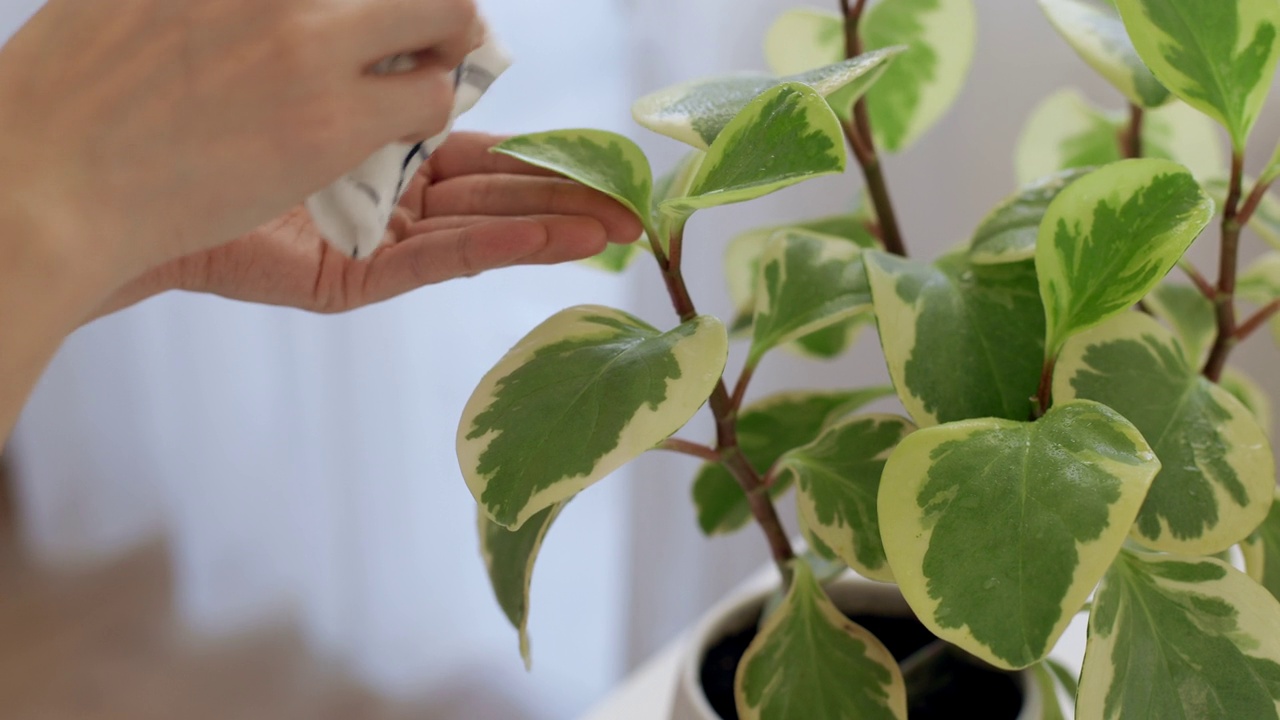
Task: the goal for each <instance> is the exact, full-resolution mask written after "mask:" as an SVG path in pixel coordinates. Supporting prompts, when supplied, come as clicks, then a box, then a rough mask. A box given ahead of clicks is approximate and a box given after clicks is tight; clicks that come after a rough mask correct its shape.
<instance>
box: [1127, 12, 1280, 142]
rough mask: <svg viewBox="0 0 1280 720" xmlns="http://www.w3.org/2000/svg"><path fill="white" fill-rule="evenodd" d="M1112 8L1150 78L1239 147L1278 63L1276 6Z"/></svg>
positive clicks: (1279, 18) (1278, 15)
mask: <svg viewBox="0 0 1280 720" xmlns="http://www.w3.org/2000/svg"><path fill="white" fill-rule="evenodd" d="M1116 7H1118V8H1119V9H1120V16H1121V17H1122V18H1124V24H1125V27H1126V28H1127V29H1128V31H1129V37H1130V38H1131V39H1132V40H1133V45H1134V47H1135V48H1137V51H1138V55H1140V56H1141V57H1142V60H1143V62H1145V63H1146V65H1147V67H1149V68H1150V69H1151V72H1152V73H1153V74H1154V75H1155V76H1156V78H1157V79H1158V80H1160V82H1161V83H1163V84H1164V86H1165V87H1167V88H1169V90H1171V91H1172V92H1173V94H1174V95H1177V96H1178V97H1180V98H1182V99H1183V100H1185V101H1186V102H1187V103H1188V104H1190V105H1191V106H1192V107H1194V108H1196V109H1197V110H1200V111H1201V112H1203V113H1205V114H1206V115H1209V116H1210V117H1212V118H1213V119H1215V120H1217V121H1218V122H1219V123H1221V124H1222V125H1223V127H1225V128H1227V131H1228V132H1229V133H1230V134H1231V141H1232V143H1233V144H1234V145H1235V147H1236V148H1237V149H1243V148H1244V146H1245V140H1246V138H1248V136H1249V132H1250V131H1251V130H1252V129H1253V124H1254V122H1255V121H1256V120H1257V119H1258V113H1259V111H1261V110H1262V105H1263V103H1265V102H1266V99H1267V92H1268V91H1269V90H1270V88H1271V78H1272V76H1273V75H1274V74H1275V68H1276V61H1277V60H1280V43H1277V42H1276V28H1277V27H1278V26H1280V4H1277V3H1275V2H1272V1H1271V0H1261V1H1254V2H1206V1H1205V0H1118V2H1117V3H1116Z"/></svg>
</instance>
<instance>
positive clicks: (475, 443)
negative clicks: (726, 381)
mask: <svg viewBox="0 0 1280 720" xmlns="http://www.w3.org/2000/svg"><path fill="white" fill-rule="evenodd" d="M728 346H729V340H728V336H727V334H726V333H725V329H724V325H722V324H721V323H720V321H719V320H716V319H715V318H713V317H709V316H702V317H698V318H695V319H693V320H691V321H689V322H687V323H685V324H683V325H681V326H680V327H678V328H676V329H674V330H672V331H670V332H666V333H663V332H659V331H658V330H656V329H654V328H653V327H651V326H649V325H647V324H646V323H644V322H643V321H641V320H638V319H637V318H635V317H632V316H631V315H628V314H626V313H624V312H622V311H620V310H614V309H611V308H605V307H598V306H590V305H588V306H582V307H576V308H570V309H568V310H565V311H563V312H560V313H557V314H556V315H554V316H552V317H551V318H550V319H549V320H547V321H546V322H544V323H543V324H541V325H539V326H538V327H537V328H536V329H534V330H533V332H531V333H529V335H527V336H525V338H524V339H523V340H521V341H520V342H519V343H518V344H517V345H516V346H515V347H514V348H512V349H511V351H510V352H508V353H507V355H506V356H505V357H503V358H502V360H501V361H499V363H498V364H497V366H496V367H494V368H493V369H492V370H490V371H489V373H488V374H486V375H485V377H484V378H483V379H482V380H481V381H480V384H479V386H478V387H477V388H476V390H475V392H474V394H473V395H472V396H471V400H470V401H469V402H468V403H467V406H466V408H465V409H464V411H463V415H462V421H461V423H460V424H459V427H458V462H459V464H460V466H461V468H462V474H463V477H465V478H466V481H467V486H468V487H469V488H471V493H472V495H474V496H475V498H476V501H477V502H479V503H480V506H481V507H482V508H483V509H484V511H485V513H486V514H487V515H488V516H489V518H490V519H491V520H493V521H494V522H495V523H497V524H499V525H502V526H503V527H506V528H510V529H517V528H519V527H520V526H521V525H523V524H524V523H525V522H526V521H527V520H529V518H531V517H533V516H534V515H536V514H537V513H539V512H541V511H543V510H545V509H546V508H548V507H551V506H552V505H556V504H557V503H561V502H564V501H565V500H568V499H569V498H571V497H573V496H574V495H576V494H578V493H579V492H581V491H582V490H583V489H584V488H586V487H588V486H590V485H592V484H593V483H595V482H596V481H598V480H600V479H601V478H603V477H605V476H606V475H608V474H609V473H611V472H613V471H614V470H617V469H618V468H619V467H622V466H623V465H625V464H626V463H628V462H630V461H631V460H632V459H634V458H636V457H638V456H639V455H641V454H642V453H644V452H645V451H647V450H649V449H650V448H652V447H653V446H654V445H657V444H658V443H660V442H661V441H662V440H664V439H666V438H667V437H668V436H670V435H671V434H672V433H674V432H675V431H676V430H679V429H680V428H681V427H682V426H684V424H685V423H686V422H688V420H689V418H691V417H693V414H694V413H695V412H697V410H698V408H700V407H702V405H703V403H705V402H706V400H707V397H709V396H710V395H711V391H712V390H713V389H714V388H715V385H716V383H717V382H718V381H719V379H720V374H721V372H723V370H724V364H725V359H726V357H727V354H728V349H729V347H728Z"/></svg>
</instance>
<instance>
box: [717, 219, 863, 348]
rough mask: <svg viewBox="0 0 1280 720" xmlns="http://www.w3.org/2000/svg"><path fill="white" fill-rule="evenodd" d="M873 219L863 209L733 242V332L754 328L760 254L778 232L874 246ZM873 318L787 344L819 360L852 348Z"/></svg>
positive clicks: (728, 255)
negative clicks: (810, 235)
mask: <svg viewBox="0 0 1280 720" xmlns="http://www.w3.org/2000/svg"><path fill="white" fill-rule="evenodd" d="M870 221H871V219H870V218H869V217H868V216H867V214H866V213H865V212H864V211H859V212H856V213H849V214H846V215H833V216H830V217H824V218H818V219H816V220H810V221H808V222H798V223H794V224H792V225H782V226H775V227H767V228H759V229H756V230H750V231H747V232H745V233H742V234H741V235H738V236H736V237H734V238H733V240H731V241H729V247H728V249H726V250H725V255H724V267H725V279H726V283H727V285H728V287H729V297H730V299H732V300H733V305H734V307H735V308H736V309H737V313H738V314H737V318H736V319H735V320H734V322H733V326H732V328H731V335H734V334H737V333H739V332H742V331H745V330H748V329H750V328H751V323H752V321H753V319H754V318H753V315H754V314H755V308H756V281H757V280H758V278H759V277H760V257H761V256H762V255H763V254H764V250H765V247H766V246H767V245H768V244H769V241H770V240H772V239H773V237H774V236H775V235H777V234H778V233H779V232H780V231H783V230H796V231H802V232H809V233H817V234H819V235H825V236H827V237H830V238H839V239H842V240H845V241H847V242H850V243H853V244H854V245H857V246H858V247H861V248H871V247H876V239H875V237H873V236H872V235H871V233H870V232H869V231H868V230H867V224H868V223H869V222H870ZM870 320H871V317H870V316H869V315H868V316H866V317H862V316H859V317H855V318H853V319H852V320H846V321H843V322H840V323H837V324H836V325H833V326H831V327H828V328H826V329H824V330H819V331H817V332H815V333H811V334H809V335H806V336H804V337H802V338H800V339H799V340H796V341H795V342H793V343H791V344H789V345H787V346H786V347H787V349H788V350H792V351H794V352H797V353H798V354H800V355H803V356H808V357H813V358H818V359H831V358H835V357H838V356H839V355H841V354H843V353H844V351H845V350H847V349H848V348H849V346H850V345H851V344H852V343H853V341H854V339H855V338H856V337H857V335H858V331H859V330H861V328H862V327H863V326H864V325H866V324H867V323H868V322H869V321H870Z"/></svg>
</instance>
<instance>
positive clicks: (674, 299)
mask: <svg viewBox="0 0 1280 720" xmlns="http://www.w3.org/2000/svg"><path fill="white" fill-rule="evenodd" d="M683 237H684V226H683V225H681V226H680V227H678V228H675V229H673V230H672V237H671V242H670V243H668V246H669V247H671V248H672V251H673V253H672V254H673V255H676V254H677V253H676V251H675V249H676V248H678V247H680V246H681V245H682V244H683ZM657 244H658V243H654V245H655V246H656V245H657ZM655 249H656V250H660V248H655ZM656 256H657V259H658V267H659V268H660V269H661V270H662V278H663V280H664V281H665V282H666V285H667V292H668V294H670V296H671V304H672V305H673V306H674V307H675V311H676V314H677V315H679V316H680V321H681V322H688V321H690V320H692V319H693V318H695V317H697V316H698V310H697V308H696V307H694V304H693V298H692V297H691V296H690V295H689V288H688V286H687V284H686V283H685V279H684V273H683V272H681V270H680V265H679V263H678V262H674V261H672V260H671V259H670V258H668V257H666V256H664V255H663V254H662V253H661V252H658V253H656ZM677 260H678V257H677ZM709 404H710V406H711V412H712V414H713V415H714V416H715V421H716V447H715V449H714V450H712V449H711V448H706V450H709V451H711V457H708V458H707V459H710V460H713V461H715V462H721V463H723V464H724V467H725V469H726V470H728V471H729V472H730V473H731V474H732V475H733V477H734V479H736V480H737V481H738V485H739V486H740V487H741V488H742V492H743V493H744V494H745V495H746V496H747V503H748V504H749V505H750V507H751V514H752V515H753V516H755V519H756V523H757V524H758V525H759V526H760V529H761V530H762V531H763V532H764V535H765V539H766V540H767V541H768V543H769V551H770V553H771V554H772V555H773V560H774V562H775V563H776V564H777V566H778V572H779V573H781V574H782V580H783V585H784V587H790V585H791V561H792V560H794V559H795V550H794V549H793V548H792V547H791V540H790V538H788V537H787V531H786V529H785V528H784V527H783V526H782V520H781V519H779V517H778V510H777V508H775V507H774V505H773V500H772V499H771V498H770V497H769V492H768V488H767V487H765V484H764V480H763V479H762V478H761V477H760V473H759V472H757V471H756V469H755V468H754V467H752V465H751V462H750V461H749V460H747V456H746V455H745V454H744V453H743V452H742V448H741V447H740V446H739V445H738V411H737V408H736V407H735V406H734V404H733V399H732V398H731V397H730V396H729V390H728V389H727V388H726V387H725V382H724V377H721V378H720V379H719V380H718V381H717V382H716V387H715V390H714V391H713V392H712V393H711V399H710V403H709ZM670 442H671V441H670V440H668V441H667V443H663V445H662V446H661V447H662V449H664V450H675V451H677V452H685V451H690V450H695V454H697V455H698V457H703V455H702V452H703V451H702V449H701V446H692V447H691V446H690V445H691V444H685V443H684V441H676V442H675V447H672V446H669V445H668V443H670Z"/></svg>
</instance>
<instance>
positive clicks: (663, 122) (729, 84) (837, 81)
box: [631, 48, 902, 150]
mask: <svg viewBox="0 0 1280 720" xmlns="http://www.w3.org/2000/svg"><path fill="white" fill-rule="evenodd" d="M900 52H902V49H901V48H886V49H883V50H876V51H873V52H868V53H864V54H862V55H859V56H858V57H856V58H853V59H852V60H843V61H840V62H834V61H833V64H831V65H825V66H823V67H819V68H814V69H810V70H808V71H807V72H799V73H795V74H789V75H787V76H785V77H773V76H770V75H763V74H760V75H756V74H743V75H731V76H728V77H720V78H715V79H711V80H698V81H695V82H691V83H686V84H683V85H677V86H675V87H672V88H667V89H665V90H659V91H658V92H656V93H653V94H652V95H647V96H645V97H643V98H641V99H640V100H637V101H636V103H635V104H634V105H632V107H631V114H632V116H633V117H634V118H635V121H636V122H638V123H639V124H640V125H642V126H644V127H646V128H648V129H650V130H652V131H654V132H656V133H659V134H661V135H666V136H667V137H670V138H673V139H675V140H679V141H680V142H683V143H688V144H689V145H692V146H693V147H695V148H698V149H700V150H706V149H708V148H710V147H711V144H712V143H714V142H715V140H716V138H717V137H719V136H720V133H721V131H723V130H724V129H725V127H726V126H728V124H729V122H730V121H731V120H733V118H734V117H736V116H737V115H738V114H739V113H740V112H742V110H743V108H745V107H747V105H748V104H750V103H751V101H753V100H755V99H756V98H757V97H759V96H760V95H761V94H763V93H765V92H768V91H769V90H772V89H774V88H776V87H777V86H778V85H784V84H788V83H799V84H803V85H807V86H809V87H811V88H813V89H814V90H815V91H816V92H817V93H818V94H819V95H821V96H822V97H824V98H825V97H827V96H829V95H832V94H833V93H835V92H837V91H840V90H845V91H846V93H852V94H853V96H854V97H861V96H862V94H863V93H865V92H866V91H867V90H868V89H869V88H870V87H871V85H872V84H873V83H875V82H876V80H878V79H879V78H880V76H881V74H882V73H883V72H884V71H885V69H886V68H887V67H888V66H889V64H890V63H891V62H892V61H893V59H894V56H895V55H898V54H899V53H900ZM841 57H843V55H841ZM836 59H837V60H838V59H839V58H836ZM851 102H852V100H851Z"/></svg>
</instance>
